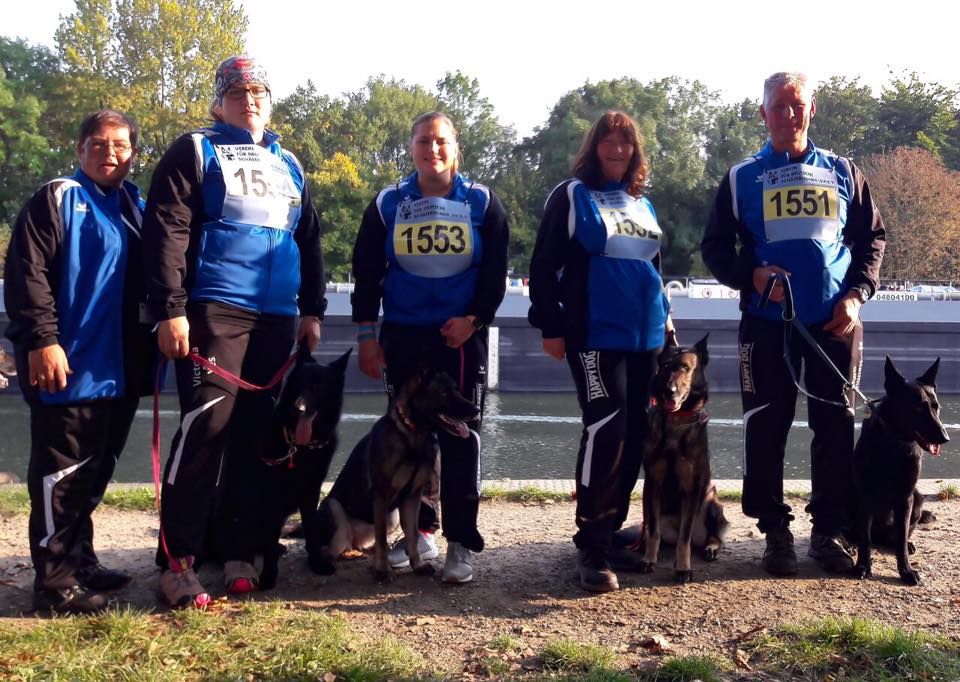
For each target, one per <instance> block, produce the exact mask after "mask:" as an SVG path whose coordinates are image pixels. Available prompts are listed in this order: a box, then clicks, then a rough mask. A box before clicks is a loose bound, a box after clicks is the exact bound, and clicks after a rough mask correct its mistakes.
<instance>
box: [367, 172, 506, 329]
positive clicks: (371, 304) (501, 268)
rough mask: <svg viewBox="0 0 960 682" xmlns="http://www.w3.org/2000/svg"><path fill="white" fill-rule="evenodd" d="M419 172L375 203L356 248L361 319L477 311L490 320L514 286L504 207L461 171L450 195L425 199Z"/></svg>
mask: <svg viewBox="0 0 960 682" xmlns="http://www.w3.org/2000/svg"><path fill="white" fill-rule="evenodd" d="M417 177H418V176H417V173H413V175H411V176H409V177H407V178H405V179H403V180H401V181H400V182H398V183H397V184H395V185H390V186H389V187H387V188H386V189H384V190H383V191H381V192H380V193H379V194H378V195H377V198H376V199H374V200H373V201H372V202H371V203H370V206H369V207H368V208H367V211H366V213H365V214H364V217H363V222H362V223H361V225H360V231H359V233H358V234H357V241H356V244H355V245H354V252H353V274H354V277H355V279H356V286H355V288H354V294H353V297H352V301H353V319H354V320H355V321H357V322H365V321H372V320H376V319H377V316H378V313H379V307H380V303H381V300H382V302H383V318H384V320H386V321H388V322H393V323H396V324H404V325H412V326H434V325H438V324H443V323H444V322H446V321H447V320H449V319H450V318H451V317H461V316H464V315H475V316H476V317H477V319H478V320H479V323H480V324H489V323H490V321H492V320H493V316H494V314H495V313H496V311H497V307H498V306H499V305H500V302H501V301H502V300H503V295H504V293H505V291H506V274H507V241H508V238H509V230H508V227H507V220H506V215H505V213H504V211H503V206H501V205H500V201H499V200H498V199H497V198H496V196H495V195H494V194H493V193H492V192H491V191H490V190H489V189H488V188H487V187H485V186H484V185H481V184H479V183H474V182H471V181H469V180H467V179H465V178H464V177H463V176H461V175H460V174H459V173H458V174H456V175H455V176H454V179H453V187H452V188H451V190H450V192H449V194H447V196H445V197H424V196H423V194H422V193H421V192H420V187H419V185H418V182H417Z"/></svg>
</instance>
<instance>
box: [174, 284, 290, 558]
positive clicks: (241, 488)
mask: <svg viewBox="0 0 960 682" xmlns="http://www.w3.org/2000/svg"><path fill="white" fill-rule="evenodd" d="M187 320H188V321H189V323H190V349H191V350H192V351H194V352H196V353H197V354H198V355H200V356H202V357H204V358H207V359H208V360H209V361H210V362H214V363H215V364H216V365H217V366H219V367H222V368H224V369H226V370H228V371H230V372H232V373H233V374H236V375H238V376H240V377H242V378H243V379H244V380H246V381H248V382H250V383H253V384H256V385H259V386H262V385H264V384H266V383H267V382H268V381H269V380H270V379H271V378H272V377H273V376H274V374H276V372H277V371H278V370H279V369H280V367H281V366H282V365H283V363H284V361H285V360H286V359H287V358H288V357H289V356H290V352H291V349H292V347H293V341H294V318H293V317H288V316H282V315H267V314H257V313H252V312H249V311H244V310H239V309H237V308H233V307H230V306H226V305H223V304H220V303H212V302H211V303H196V304H191V305H190V306H189V307H188V309H187ZM176 374H177V390H178V392H179V395H180V414H181V419H180V429H179V430H178V431H177V434H176V436H175V437H174V439H173V443H172V445H171V451H170V458H169V459H168V460H167V465H166V469H165V471H164V476H163V498H162V501H161V506H160V524H161V531H162V538H161V551H163V547H162V542H163V541H165V542H166V547H167V550H166V551H167V553H168V555H169V556H170V557H173V558H182V557H196V556H199V555H200V554H201V553H202V551H203V549H204V539H205V537H206V535H207V533H208V532H209V531H210V526H211V523H212V520H213V518H214V508H215V504H216V502H217V500H218V497H219V498H220V502H221V505H222V506H221V508H220V509H219V510H218V512H217V518H218V519H220V523H219V524H218V527H217V528H216V529H215V533H214V536H215V537H214V540H215V542H216V547H217V549H218V552H217V553H218V554H219V555H220V557H221V558H223V559H224V560H231V559H238V560H243V561H251V560H252V559H253V552H254V547H253V545H254V543H255V537H254V536H255V533H254V532H253V529H254V528H255V519H254V518H253V516H252V515H254V514H255V513H256V508H257V501H258V493H257V491H258V488H259V484H258V481H257V475H256V471H257V468H256V464H257V460H258V458H259V456H260V450H261V446H262V442H263V436H264V434H265V430H266V428H267V426H268V425H269V423H270V420H271V417H272V414H273V405H274V397H275V396H276V394H277V393H278V391H279V385H278V386H277V387H275V388H274V389H273V390H272V391H263V392H253V391H245V390H241V389H239V388H238V387H237V386H234V385H233V384H231V383H229V382H227V381H226V380H224V379H221V378H220V377H218V376H217V375H215V374H213V373H211V372H209V371H208V370H206V369H204V368H203V367H201V366H200V365H199V364H196V363H194V362H193V361H192V360H190V359H184V360H178V361H177V363H176ZM226 479H229V494H228V495H222V496H218V493H217V488H218V486H219V485H221V483H222V482H223V481H225V480H226Z"/></svg>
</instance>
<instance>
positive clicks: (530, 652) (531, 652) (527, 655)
mask: <svg viewBox="0 0 960 682" xmlns="http://www.w3.org/2000/svg"><path fill="white" fill-rule="evenodd" d="M520 655H521V656H523V657H524V658H530V657H531V656H535V655H536V653H535V652H534V650H533V649H531V648H530V647H527V648H526V649H524V650H523V651H521V652H520Z"/></svg>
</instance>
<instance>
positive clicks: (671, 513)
mask: <svg viewBox="0 0 960 682" xmlns="http://www.w3.org/2000/svg"><path fill="white" fill-rule="evenodd" d="M707 336H709V334H708V335H707ZM707 336H705V337H703V339H701V340H700V341H698V342H697V344H696V345H695V346H693V347H692V348H689V347H679V348H678V347H668V348H665V349H664V350H663V352H662V353H661V354H660V359H659V367H658V370H657V375H656V377H654V380H653V391H652V395H653V401H652V402H653V404H652V405H651V407H650V410H649V411H648V413H647V416H648V418H649V422H650V431H649V433H648V435H647V442H646V446H645V448H644V452H643V472H644V479H643V520H644V526H643V527H644V536H643V552H644V556H643V562H642V564H641V570H642V571H643V572H645V573H649V572H651V571H653V568H654V565H655V564H656V563H657V555H658V553H659V551H660V542H661V540H663V541H666V542H670V541H675V542H676V545H677V553H676V560H675V562H674V569H675V572H674V577H675V579H676V580H677V582H681V583H686V582H690V581H691V580H692V579H693V571H692V569H691V566H690V552H691V545H693V544H695V545H697V546H700V547H703V556H704V558H705V559H706V560H707V561H714V560H715V559H716V558H717V553H718V552H719V550H720V546H721V545H722V544H723V538H724V535H725V534H726V532H727V528H728V526H729V523H728V522H727V519H726V517H724V515H723V507H722V505H721V504H720V501H719V500H718V499H717V492H716V488H715V487H714V486H713V484H712V483H711V482H710V449H709V446H708V443H707V420H708V417H707V413H706V412H705V411H704V406H705V405H706V402H707V396H708V391H707V377H706V371H705V370H706V366H707V362H708V361H709V355H708V353H707Z"/></svg>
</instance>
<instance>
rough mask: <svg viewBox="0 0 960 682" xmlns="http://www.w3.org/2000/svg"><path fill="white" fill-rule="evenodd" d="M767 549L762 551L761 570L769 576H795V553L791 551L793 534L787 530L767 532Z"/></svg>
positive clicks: (780, 529)
mask: <svg viewBox="0 0 960 682" xmlns="http://www.w3.org/2000/svg"><path fill="white" fill-rule="evenodd" d="M766 535H767V548H766V549H765V550H764V551H763V569H764V570H765V571H766V572H767V573H769V574H770V575H776V576H787V575H796V574H797V553H796V551H794V549H793V533H791V532H790V529H789V528H786V527H782V528H772V529H770V530H768V531H767V533H766Z"/></svg>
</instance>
